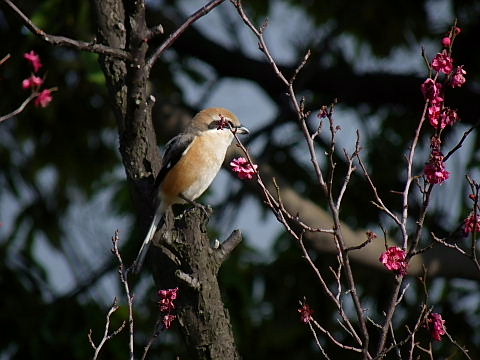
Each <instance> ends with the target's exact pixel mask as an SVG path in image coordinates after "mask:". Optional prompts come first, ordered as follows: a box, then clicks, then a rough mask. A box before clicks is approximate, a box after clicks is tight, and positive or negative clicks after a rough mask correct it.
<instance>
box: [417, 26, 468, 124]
mask: <svg viewBox="0 0 480 360" xmlns="http://www.w3.org/2000/svg"><path fill="white" fill-rule="evenodd" d="M460 32H461V30H460V28H458V27H455V28H453V29H452V30H451V31H450V34H449V36H448V37H445V38H443V40H442V44H443V46H444V47H445V48H444V49H443V50H442V51H441V52H440V53H438V54H437V55H436V56H435V58H434V59H433V61H432V69H434V70H435V71H436V72H437V74H436V75H435V77H434V78H433V79H432V78H428V79H427V80H425V82H424V83H423V84H422V93H423V96H424V97H425V99H426V100H427V101H428V102H429V107H428V118H429V120H430V124H431V125H432V126H433V127H434V128H435V129H444V128H445V127H446V126H452V125H453V124H455V123H456V122H457V121H458V120H459V116H458V114H457V112H456V111H455V110H452V109H450V108H448V107H446V106H444V99H445V97H444V85H443V84H442V83H441V82H439V81H437V79H438V78H439V74H440V73H443V74H445V75H447V77H446V79H445V80H444V83H445V84H447V85H450V86H451V87H452V88H455V87H461V86H463V85H464V84H465V82H466V79H465V75H466V74H467V72H466V71H465V70H464V69H463V65H460V66H457V67H454V65H453V64H454V61H453V58H452V44H453V41H454V39H455V36H457V35H458V34H459V33H460Z"/></svg>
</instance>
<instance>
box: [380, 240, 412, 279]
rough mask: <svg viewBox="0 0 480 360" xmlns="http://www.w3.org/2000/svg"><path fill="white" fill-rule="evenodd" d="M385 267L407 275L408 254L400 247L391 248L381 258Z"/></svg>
mask: <svg viewBox="0 0 480 360" xmlns="http://www.w3.org/2000/svg"><path fill="white" fill-rule="evenodd" d="M379 260H380V262H381V263H382V264H383V265H385V267H386V268H387V269H388V270H390V271H393V272H395V273H397V274H400V275H407V266H408V262H407V252H406V251H405V250H403V249H402V248H400V247H398V246H391V247H389V248H388V249H387V251H385V252H384V253H383V254H382V255H381V256H380V259H379Z"/></svg>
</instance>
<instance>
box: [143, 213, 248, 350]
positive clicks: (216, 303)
mask: <svg viewBox="0 0 480 360" xmlns="http://www.w3.org/2000/svg"><path fill="white" fill-rule="evenodd" d="M207 223H208V217H207V216H206V214H205V212H204V211H202V209H197V208H196V209H193V210H187V211H186V212H184V213H183V214H182V215H181V216H180V217H179V218H178V219H176V220H175V225H174V227H173V230H170V231H167V232H165V233H164V234H163V236H161V240H160V242H155V246H152V249H151V251H150V257H149V262H150V264H151V265H152V269H153V272H154V277H155V283H156V284H157V287H158V288H159V289H167V288H174V287H177V286H178V288H179V291H178V294H179V296H178V302H177V316H178V325H179V326H180V328H181V330H182V333H183V334H184V337H185V340H186V342H187V345H188V348H189V351H190V356H191V357H192V359H201V360H207V359H208V360H212V359H216V360H226V359H228V360H231V359H239V358H240V356H239V354H238V352H237V349H236V346H235V340H234V337H233V332H232V327H231V324H230V316H229V313H228V310H227V309H226V308H225V307H224V305H223V302H222V298H221V294H220V289H219V286H218V282H217V273H218V270H219V268H220V266H221V264H222V263H223V261H224V260H225V259H226V258H227V256H228V254H229V253H230V252H231V251H232V250H233V249H234V248H235V246H236V245H237V244H238V243H239V242H240V241H241V234H240V232H239V231H238V230H237V231H234V232H233V233H232V234H231V235H230V237H229V238H228V239H227V240H226V241H225V242H224V243H222V244H221V245H220V246H218V247H217V248H213V247H212V246H211V241H210V239H209V238H208V236H207V230H206V229H207Z"/></svg>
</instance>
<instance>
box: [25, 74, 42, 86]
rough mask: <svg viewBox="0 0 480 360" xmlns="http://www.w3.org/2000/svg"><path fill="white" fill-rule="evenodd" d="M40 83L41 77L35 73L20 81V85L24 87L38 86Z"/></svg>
mask: <svg viewBox="0 0 480 360" xmlns="http://www.w3.org/2000/svg"><path fill="white" fill-rule="evenodd" d="M42 85H43V79H42V78H41V77H38V76H35V75H32V76H30V77H29V78H28V79H25V80H23V81H22V87H23V88H24V89H30V88H39V87H40V86H42Z"/></svg>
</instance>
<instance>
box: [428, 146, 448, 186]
mask: <svg viewBox="0 0 480 360" xmlns="http://www.w3.org/2000/svg"><path fill="white" fill-rule="evenodd" d="M423 171H424V173H425V176H426V177H427V181H428V182H429V183H430V184H441V183H442V182H444V181H445V180H447V179H448V178H449V177H450V172H448V171H447V169H445V164H444V162H443V154H442V153H441V152H440V151H439V150H432V152H431V154H430V160H429V162H428V163H427V164H426V165H425V169H424V170H423Z"/></svg>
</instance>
